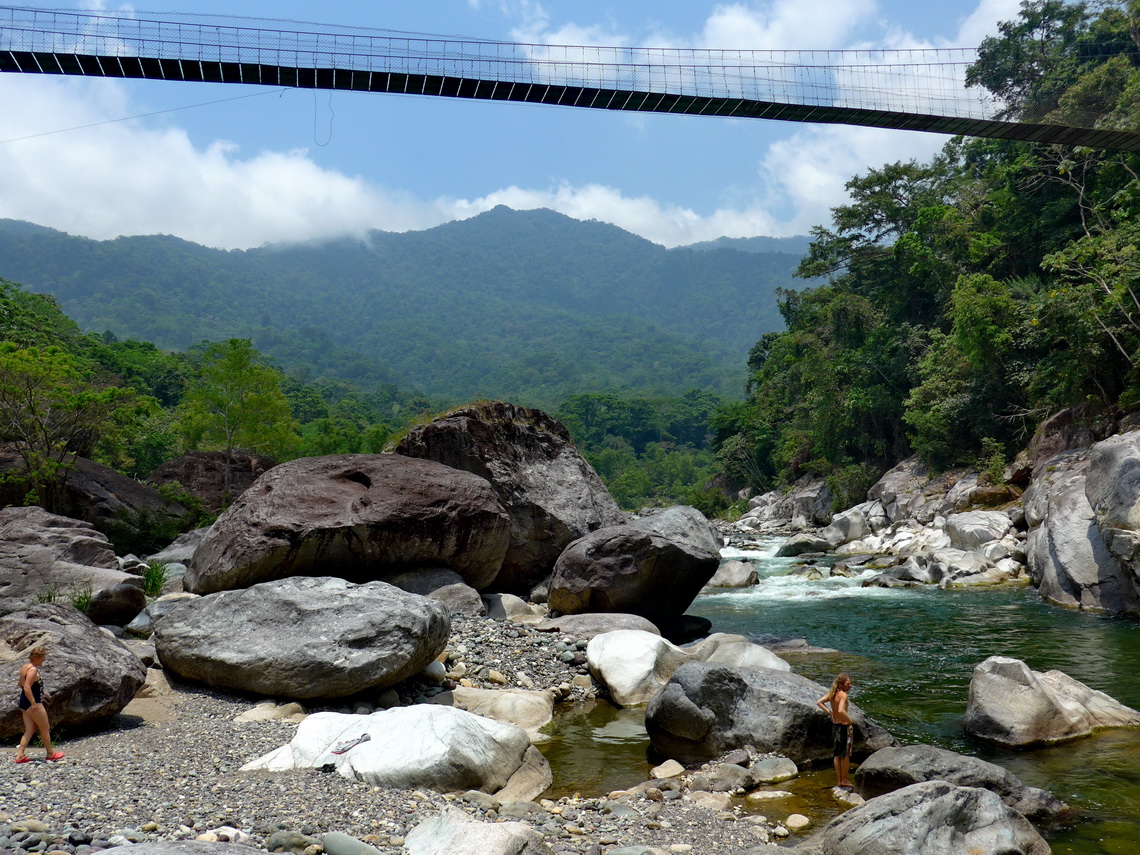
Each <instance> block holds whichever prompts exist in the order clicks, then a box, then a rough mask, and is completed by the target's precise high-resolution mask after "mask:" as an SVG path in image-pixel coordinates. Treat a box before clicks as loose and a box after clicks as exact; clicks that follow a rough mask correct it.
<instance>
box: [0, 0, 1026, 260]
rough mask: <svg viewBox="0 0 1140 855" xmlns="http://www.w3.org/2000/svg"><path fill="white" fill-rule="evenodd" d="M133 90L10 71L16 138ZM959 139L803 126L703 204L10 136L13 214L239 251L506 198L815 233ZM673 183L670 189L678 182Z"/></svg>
mask: <svg viewBox="0 0 1140 855" xmlns="http://www.w3.org/2000/svg"><path fill="white" fill-rule="evenodd" d="M484 1H485V2H486V0H484ZM501 2H502V3H504V4H507V3H508V2H509V3H510V9H511V12H512V14H513V15H516V16H518V15H521V16H522V17H521V18H519V20H520V21H521V23H520V24H519V29H518V31H517V33H516V37H518V38H522V39H529V40H532V41H533V42H534V43H540V42H542V43H547V44H565V43H577V44H583V43H591V42H592V43H607V42H608V43H610V44H614V43H621V42H622V41H625V42H626V43H629V40H628V39H627V38H625V37H623V36H622V35H621V34H620V32H618V28H617V27H616V26H615V25H613V24H612V23H609V22H603V23H601V24H594V25H586V26H582V25H575V24H564V25H559V26H554V25H552V24H551V20H550V16H549V15H548V14H547V13H546V11H545V9H544V8H543V7H542V6H540V5H539V4H537V3H533V2H530V0H523V2H521V3H515V2H513V0H501ZM874 9H875V4H874V3H873V2H872V0H850V2H845V3H839V2H834V0H798V2H794V1H793V0H774V2H769V3H764V4H743V3H734V4H723V5H719V6H717V7H715V8H714V9H713V11H712V12H711V13H710V15H709V16H708V18H707V19H706V21H705V22H704V23H703V25H702V27H701V28H700V30H699V31H698V32H696V33H695V34H692V35H690V36H688V37H686V38H685V39H682V40H679V41H678V46H682V45H681V42H684V44H685V45H687V46H695V47H701V46H712V45H718V46H721V47H757V48H760V47H773V46H780V47H782V46H788V45H796V44H809V43H810V44H814V45H823V44H834V45H843V44H844V43H845V40H846V39H848V38H849V34H850V33H851V32H854V28H855V26H856V25H857V23H858V22H859V19H860V17H861V16H862V17H866V16H868V15H869V14H871V12H873V11H874ZM1016 13H1017V0H979V3H978V6H977V7H976V8H975V10H974V11H973V12H972V13H971V14H970V15H969V16H967V17H965V18H964V19H963V21H962V23H961V30H960V32H959V34H958V35H957V39H958V40H960V41H958V43H959V44H964V43H975V44H976V43H977V41H978V40H980V39H981V38H982V37H983V36H984V35H985V34H987V33H992V32H996V23H997V21H999V20H1006V19H1009V18H1011V17H1014V16H1016ZM883 39H884V41H883V43H881V44H879V45H873V46H872V47H883V46H885V45H886V42H887V41H889V42H891V46H902V45H904V44H906V45H908V46H919V45H918V44H917V40H916V39H914V38H913V37H911V36H909V35H908V34H906V33H905V32H901V31H898V30H896V31H893V32H892V33H890V34H886V33H884V36H883ZM966 39H968V40H969V42H966V41H961V40H966ZM658 44H662V43H661V42H658ZM129 91H130V90H129V89H128V88H127V87H126V86H121V85H118V84H114V83H111V82H109V81H97V82H93V81H86V80H77V79H67V78H39V77H36V76H34V75H8V76H0V103H3V104H4V105H5V109H4V112H3V114H2V115H0V140H14V139H17V138H21V137H29V136H31V135H37V134H42V133H44V132H46V131H51V130H54V129H58V128H65V127H79V126H82V125H95V123H100V122H109V120H111V119H113V118H116V117H119V116H124V115H130V114H131V113H132V112H136V111H137V110H136V108H134V107H133V106H132V104H131V102H130V98H129V96H128V92H129ZM635 120H636V119H635ZM945 139H946V138H945V137H942V136H938V135H927V134H916V133H908V132H901V131H882V130H875V129H869V128H855V127H847V126H841V125H831V126H811V125H804V126H802V127H800V126H798V127H796V128H795V129H794V130H792V131H790V132H789V133H788V135H787V136H786V137H785V138H784V139H783V140H780V141H777V142H775V143H773V144H771V145H770V146H769V147H768V149H767V150H766V152H764V153H763V154H762V155H760V156H759V157H758V159H757V160H756V161H755V162H754V163H753V164H752V169H753V174H754V179H753V180H752V181H751V182H749V183H745V184H744V185H743V186H738V187H736V188H733V192H734V193H735V199H734V201H733V202H732V203H731V204H726V205H723V206H722V207H720V208H718V209H716V210H712V211H705V212H697V211H694V210H693V209H691V208H687V207H683V206H680V205H676V204H672V203H670V202H669V201H668V200H667V199H666V198H664V197H663V198H651V197H648V196H637V197H630V196H626V195H625V194H624V193H623V192H622V190H621V189H620V188H617V187H608V186H602V185H598V184H589V183H587V184H579V185H571V184H569V183H559V182H558V180H557V177H555V179H554V184H553V185H552V186H549V187H546V188H541V187H540V188H534V187H530V188H526V187H518V186H513V185H512V186H507V187H505V188H503V189H499V190H496V191H494V192H490V193H487V194H485V195H482V196H480V197H478V198H471V199H454V198H443V199H437V200H427V199H422V198H421V199H416V198H414V197H413V196H412V195H411V194H410V193H409V192H406V191H392V190H388V189H385V188H383V187H380V186H378V185H376V184H375V183H370V182H369V181H368V180H366V179H365V178H362V177H359V176H350V175H345V174H344V173H341V172H337V171H335V170H330V169H324V168H321V167H320V166H318V165H317V164H316V163H314V161H313V160H312V159H311V158H310V157H309V156H308V154H307V153H306V152H305V151H303V150H299V151H265V152H248V151H242V150H240V149H238V148H237V147H235V146H234V145H233V144H232V143H229V142H226V141H225V140H216V141H214V142H212V143H211V144H209V145H206V146H205V147H200V146H195V145H194V144H193V143H192V141H191V140H190V138H189V137H188V135H187V134H186V133H185V132H183V131H182V130H179V129H156V128H155V126H154V123H153V122H151V121H127V122H113V123H107V124H100V125H98V126H95V127H90V128H87V129H86V130H84V131H80V132H75V133H66V134H50V135H44V136H35V137H34V138H32V139H25V140H22V141H18V142H7V143H4V144H3V145H2V146H0V188H2V189H0V217H8V218H14V219H23V220H29V221H32V222H36V223H39V224H42V225H47V226H52V227H55V228H59V229H63V230H65V231H68V232H72V233H75V234H82V235H87V236H90V237H96V238H108V237H115V236H117V235H120V234H154V233H169V234H176V235H178V236H180V237H183V238H186V239H188V240H192V241H195V242H198V243H203V244H206V245H209V246H217V247H226V248H236V247H250V246H257V245H260V244H262V243H265V242H270V241H289V240H308V239H319V238H322V237H333V236H338V235H344V234H359V233H361V232H363V231H365V230H367V229H371V228H381V229H387V230H391V231H403V230H407V229H416V228H426V227H429V226H432V225H437V224H439V223H441V222H444V221H446V220H449V219H456V218H462V217H466V216H472V215H474V214H476V213H479V212H480V211H483V210H487V209H489V208H491V207H493V206H494V205H497V204H505V205H509V206H511V207H515V208H533V207H549V208H553V209H555V210H558V211H561V212H563V213H565V214H568V215H570V216H573V217H579V218H583V219H591V218H593V219H599V220H603V221H606V222H612V223H615V224H617V225H619V226H621V227H622V228H625V229H628V230H629V231H632V232H635V233H637V234H640V235H643V236H644V237H646V238H648V239H650V240H653V241H656V242H658V243H662V244H665V245H668V246H674V245H678V244H687V243H692V242H695V241H700V240H708V239H712V238H715V237H718V236H720V235H729V236H739V237H743V236H749V235H755V234H770V235H786V234H795V233H803V232H805V231H806V230H807V229H808V228H809V227H810V226H812V225H814V224H817V223H825V222H827V221H828V220H829V219H830V215H829V211H830V208H832V207H834V206H835V205H838V204H842V203H843V202H844V201H845V199H846V193H845V190H844V184H845V183H846V181H847V180H849V179H850V178H851V177H852V176H853V175H855V174H857V173H860V172H864V171H866V169H867V168H868V167H869V166H879V165H881V164H884V163H887V162H891V161H894V160H909V159H919V160H924V159H927V158H929V157H930V156H931V155H932V154H933V153H934V152H936V151H937V150H938V149H939V148H940V147H941V145H942V144H943V143H944V141H945ZM507 180H508V181H509V180H510V179H509V177H508V178H507ZM504 183H505V182H504ZM663 187H664V188H666V189H663V190H662V191H661V192H662V193H666V192H667V185H663ZM0 273H2V271H0Z"/></svg>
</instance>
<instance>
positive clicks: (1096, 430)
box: [1025, 402, 1115, 477]
mask: <svg viewBox="0 0 1140 855" xmlns="http://www.w3.org/2000/svg"><path fill="white" fill-rule="evenodd" d="M1114 427H1115V422H1114V421H1113V419H1112V418H1111V416H1109V414H1108V413H1106V412H1104V411H1103V409H1101V408H1100V407H1098V406H1097V405H1096V404H1093V403H1091V402H1087V403H1083V404H1078V405H1077V406H1075V407H1068V408H1066V409H1064V410H1058V411H1057V412H1056V413H1054V414H1053V415H1051V416H1049V418H1047V419H1045V421H1043V422H1041V424H1039V425H1038V426H1037V430H1036V431H1034V432H1033V438H1032V439H1030V440H1029V445H1028V446H1027V447H1026V450H1025V456H1026V458H1027V462H1028V465H1029V467H1030V469H1031V470H1032V471H1033V474H1034V477H1037V475H1038V473H1039V471H1040V468H1041V467H1042V466H1047V465H1049V461H1050V460H1052V459H1053V458H1054V457H1056V456H1057V455H1058V454H1061V453H1062V452H1065V451H1078V450H1081V449H1085V448H1088V447H1089V446H1091V445H1093V444H1094V443H1096V442H1099V441H1100V440H1102V439H1105V438H1106V437H1108V436H1110V435H1111V434H1112V432H1113V428H1114Z"/></svg>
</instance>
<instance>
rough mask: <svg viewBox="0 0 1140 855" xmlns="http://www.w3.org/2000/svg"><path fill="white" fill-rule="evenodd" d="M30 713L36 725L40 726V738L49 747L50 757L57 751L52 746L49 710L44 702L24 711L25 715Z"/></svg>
mask: <svg viewBox="0 0 1140 855" xmlns="http://www.w3.org/2000/svg"><path fill="white" fill-rule="evenodd" d="M29 713H30V714H31V716H32V721H33V722H35V725H36V727H37V728H39V731H40V740H41V741H42V742H43V744H44V748H46V749H47V753H48V756H49V757H50V756H51V755H52V754H54V753H55V752H53V751H52V748H51V725H50V724H48V717H47V710H46V709H44V705H43V704H36V705H35V706H33V707H32V708H31V709H30V710H28V712H26V713H24V715H28V714H29Z"/></svg>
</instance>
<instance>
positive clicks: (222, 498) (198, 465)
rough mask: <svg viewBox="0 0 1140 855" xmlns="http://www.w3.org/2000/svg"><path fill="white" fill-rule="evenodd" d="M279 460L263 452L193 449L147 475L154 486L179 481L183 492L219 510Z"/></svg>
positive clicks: (210, 508)
mask: <svg viewBox="0 0 1140 855" xmlns="http://www.w3.org/2000/svg"><path fill="white" fill-rule="evenodd" d="M276 465H277V461H276V460H274V459H273V458H271V457H265V456H264V455H261V454H249V453H248V452H245V451H235V452H234V453H233V454H230V455H227V454H226V453H225V452H224V451H191V452H188V453H187V454H183V455H182V456H181V457H176V458H174V459H173V460H169V461H167V462H166V463H163V464H162V465H161V466H159V467H158V468H157V469H155V470H154V471H153V472H151V473H150V474H149V475H148V476H147V477H146V483H148V484H150V485H151V486H153V487H161V486H162V485H164V484H175V483H177V484H178V485H179V487H181V488H182V490H183V491H185V492H186V493H188V494H189V495H191V496H193V497H194V498H196V499H199V500H201V502H202V505H203V506H204V507H205V508H206V509H207V510H209V511H212V512H213V513H218V512H219V511H221V510H222V509H223V508H225V507H226V506H228V505H230V504H232V503H233V501H234V500H235V499H237V497H238V496H240V495H241V494H242V493H244V492H245V491H246V490H248V489H249V487H250V486H251V485H252V484H253V482H254V481H256V480H257V479H258V478H259V477H260V476H261V475H262V474H263V473H265V472H267V471H268V470H270V469H272V468H273V467H274V466H276Z"/></svg>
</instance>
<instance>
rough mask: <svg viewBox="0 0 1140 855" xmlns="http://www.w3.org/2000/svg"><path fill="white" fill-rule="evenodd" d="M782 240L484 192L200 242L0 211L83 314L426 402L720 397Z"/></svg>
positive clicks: (762, 304)
mask: <svg viewBox="0 0 1140 855" xmlns="http://www.w3.org/2000/svg"><path fill="white" fill-rule="evenodd" d="M798 261H799V257H798V256H797V255H794V254H789V253H755V252H743V251H740V250H736V249H712V250H695V249H684V248H681V249H674V250H667V249H665V248H663V247H661V246H658V245H656V244H653V243H651V242H649V241H646V240H643V239H642V238H639V237H636V236H634V235H632V234H630V233H628V232H625V231H623V230H621V229H619V228H617V227H615V226H611V225H608V224H604V223H600V222H581V221H577V220H573V219H571V218H569V217H565V216H562V215H560V214H556V213H554V212H552V211H545V210H542V211H521V212H520V211H512V210H509V209H507V208H501V207H500V208H496V209H494V210H492V211H489V212H487V213H485V214H482V215H479V216H477V217H473V218H471V219H469V220H465V221H460V222H453V223H448V224H445V225H442V226H438V227H436V228H433V229H428V230H425V231H421V232H407V233H400V234H397V233H390V232H381V231H373V232H370V233H369V234H368V235H367V237H366V239H365V240H355V239H344V240H340V241H334V242H328V243H321V244H294V245H274V246H266V247H262V248H259V249H254V250H246V251H222V250H213V249H209V248H206V247H201V246H198V245H196V244H192V243H189V242H186V241H183V240H180V239H177V238H173V237H169V236H148V237H124V238H118V239H115V240H110V241H94V240H89V239H86V238H78V237H73V236H70V235H67V234H64V233H62V232H58V231H54V230H51V229H46V228H42V227H37V226H32V225H30V224H27V223H20V222H15V221H0V276H4V277H6V278H8V279H11V280H13V281H18V282H21V283H22V284H23V285H24V286H25V287H26V288H28V289H30V290H33V291H37V292H43V293H48V294H52V295H53V296H55V297H56V298H57V299H58V300H59V301H60V304H61V306H62V307H63V309H64V310H65V311H66V312H67V313H68V315H69V316H70V317H72V318H74V319H75V320H76V321H77V322H78V323H79V324H80V325H81V326H82V327H84V328H86V329H90V330H100V331H101V330H110V331H111V332H113V333H115V334H116V335H117V336H119V337H132V338H139V339H145V340H148V341H153V342H155V343H156V344H158V345H159V346H160V347H165V348H171V349H184V348H186V347H188V346H190V345H192V344H195V343H197V342H199V341H202V340H213V341H217V340H222V339H227V338H231V337H249V338H251V339H252V340H253V342H254V344H255V345H256V346H257V347H258V348H259V350H260V351H261V352H262V353H264V354H266V355H267V356H270V357H272V358H274V359H275V361H276V362H277V364H278V365H280V366H281V367H282V368H285V369H287V370H289V371H291V372H293V373H299V374H300V375H301V376H309V377H319V376H329V377H337V378H345V379H349V380H351V381H353V382H355V383H358V384H360V385H361V386H362V387H365V388H370V387H371V388H374V387H377V386H378V385H380V384H383V383H396V384H398V385H400V386H402V387H404V388H416V389H419V390H420V391H422V392H424V393H425V394H428V395H431V396H433V397H436V398H439V399H442V400H453V401H463V400H469V399H471V398H475V397H494V398H504V399H510V400H515V401H519V402H521V403H529V404H537V405H548V406H549V405H552V404H553V403H555V402H558V401H561V400H563V399H564V398H565V397H566V396H568V395H570V394H574V393H578V392H581V391H584V390H591V391H594V390H601V389H607V388H611V389H624V390H635V391H642V392H647V393H649V392H651V393H666V394H679V393H681V392H683V391H685V390H688V389H692V388H705V389H709V390H713V391H717V392H719V393H722V394H729V395H734V394H737V393H738V391H739V390H740V388H741V385H742V382H743V378H744V369H743V360H744V356H745V355H746V354H747V352H748V349H749V347H750V346H751V345H752V343H753V342H755V340H756V338H757V336H758V335H761V334H763V333H765V332H769V331H772V330H776V329H779V328H780V327H781V326H782V320H781V318H780V316H779V313H778V311H777V308H776V294H775V292H776V289H777V288H789V287H795V286H796V285H797V284H802V283H797V282H795V281H794V280H793V279H792V271H793V270H794V269H795V266H796V264H797V263H798Z"/></svg>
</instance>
